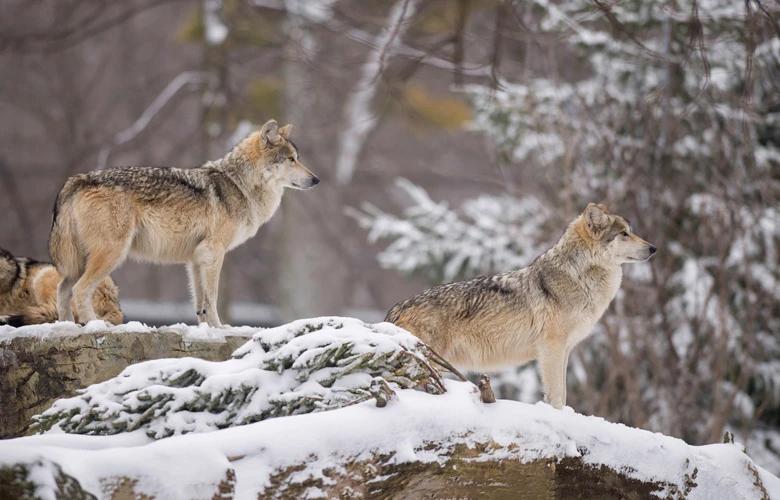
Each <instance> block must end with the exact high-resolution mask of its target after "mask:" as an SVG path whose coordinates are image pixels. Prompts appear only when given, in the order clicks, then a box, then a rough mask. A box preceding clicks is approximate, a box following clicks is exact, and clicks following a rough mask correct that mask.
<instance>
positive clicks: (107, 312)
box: [0, 249, 123, 326]
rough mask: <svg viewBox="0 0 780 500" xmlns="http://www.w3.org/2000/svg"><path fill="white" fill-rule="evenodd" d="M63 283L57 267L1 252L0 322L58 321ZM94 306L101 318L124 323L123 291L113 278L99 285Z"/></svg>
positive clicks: (33, 322) (22, 323) (30, 323)
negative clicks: (58, 292)
mask: <svg viewBox="0 0 780 500" xmlns="http://www.w3.org/2000/svg"><path fill="white" fill-rule="evenodd" d="M59 282H60V275H59V273H58V272H57V269H55V268H54V266H53V265H51V264H48V263H45V262H37V261H34V260H32V259H27V258H23V257H14V256H13V255H11V254H10V253H9V252H7V251H6V250H3V249H0V322H2V323H7V324H11V325H13V326H22V325H32V324H39V323H52V322H54V321H56V320H57V285H58V284H59ZM92 306H93V308H94V309H95V312H96V314H97V316H98V318H99V319H102V320H104V321H108V322H109V323H112V324H115V325H118V324H120V323H122V319H123V318H122V311H121V310H120V309H119V290H118V289H117V287H116V285H114V282H113V281H111V278H109V277H106V278H105V279H104V280H103V281H102V282H101V283H100V284H99V285H98V287H97V289H96V291H95V295H94V296H93V298H92Z"/></svg>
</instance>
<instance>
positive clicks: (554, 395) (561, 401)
mask: <svg viewBox="0 0 780 500" xmlns="http://www.w3.org/2000/svg"><path fill="white" fill-rule="evenodd" d="M538 363H539V370H540V371H541V374H542V385H543V386H544V400H545V402H547V403H549V404H551V405H552V406H553V407H555V408H557V409H559V410H560V409H561V408H563V406H564V405H565V404H566V346H565V345H564V344H563V343H562V342H547V343H545V345H543V346H542V347H541V348H540V350H539V358H538Z"/></svg>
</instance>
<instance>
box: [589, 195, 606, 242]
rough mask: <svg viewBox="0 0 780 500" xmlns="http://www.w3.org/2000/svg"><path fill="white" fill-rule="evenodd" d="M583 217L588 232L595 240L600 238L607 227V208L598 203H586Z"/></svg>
mask: <svg viewBox="0 0 780 500" xmlns="http://www.w3.org/2000/svg"><path fill="white" fill-rule="evenodd" d="M583 215H584V216H585V223H586V224H587V226H588V232H590V234H591V235H593V237H594V238H596V239H599V238H601V237H602V236H603V235H604V231H606V230H607V228H608V227H609V215H608V214H607V207H605V206H604V205H601V204H599V203H588V206H587V207H586V208H585V211H584V212H583Z"/></svg>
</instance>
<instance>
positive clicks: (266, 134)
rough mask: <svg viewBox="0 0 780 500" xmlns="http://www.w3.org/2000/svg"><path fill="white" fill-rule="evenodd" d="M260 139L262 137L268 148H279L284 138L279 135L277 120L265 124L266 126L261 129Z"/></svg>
mask: <svg viewBox="0 0 780 500" xmlns="http://www.w3.org/2000/svg"><path fill="white" fill-rule="evenodd" d="M260 137H262V139H263V144H264V145H265V146H266V147H268V146H278V145H279V144H280V143H281V142H282V137H281V136H280V135H279V124H278V123H276V120H268V121H267V122H265V125H263V127H262V128H261V129H260Z"/></svg>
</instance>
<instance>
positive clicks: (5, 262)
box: [0, 248, 19, 293]
mask: <svg viewBox="0 0 780 500" xmlns="http://www.w3.org/2000/svg"><path fill="white" fill-rule="evenodd" d="M18 277H19V263H18V262H17V261H16V259H15V258H14V256H13V255H11V252H9V251H8V250H5V249H3V248H0V293H6V292H8V291H10V290H11V288H13V286H14V282H16V279H17V278H18Z"/></svg>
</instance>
